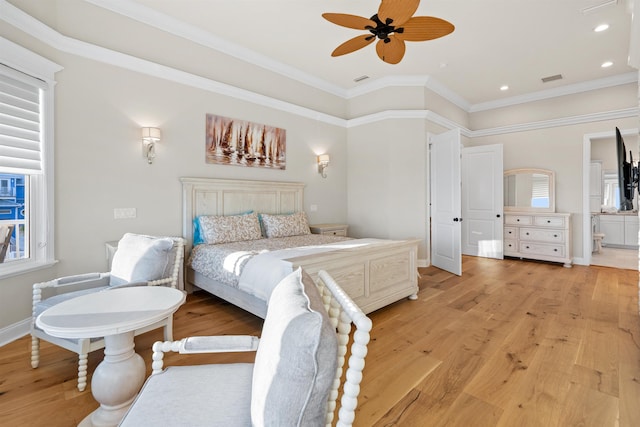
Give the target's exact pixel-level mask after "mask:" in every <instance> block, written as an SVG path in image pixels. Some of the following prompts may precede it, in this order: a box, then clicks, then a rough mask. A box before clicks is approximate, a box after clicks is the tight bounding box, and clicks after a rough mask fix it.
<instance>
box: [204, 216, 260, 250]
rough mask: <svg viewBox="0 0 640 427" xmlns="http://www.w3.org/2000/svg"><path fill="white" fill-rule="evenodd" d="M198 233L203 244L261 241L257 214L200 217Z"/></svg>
mask: <svg viewBox="0 0 640 427" xmlns="http://www.w3.org/2000/svg"><path fill="white" fill-rule="evenodd" d="M200 233H201V235H202V238H203V240H204V242H205V243H208V244H210V245H215V244H217V243H231V242H241V241H244V240H256V239H262V233H261V232H260V223H259V222H258V214H257V213H255V212H252V213H249V214H245V215H229V216H220V215H209V216H201V217H200Z"/></svg>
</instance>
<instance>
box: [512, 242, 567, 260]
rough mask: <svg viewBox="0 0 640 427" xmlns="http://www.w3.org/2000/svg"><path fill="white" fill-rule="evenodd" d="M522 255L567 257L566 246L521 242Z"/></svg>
mask: <svg viewBox="0 0 640 427" xmlns="http://www.w3.org/2000/svg"><path fill="white" fill-rule="evenodd" d="M520 253H521V254H523V255H543V256H546V257H558V258H564V257H565V250H564V245H553V244H545V243H533V242H522V241H521V242H520Z"/></svg>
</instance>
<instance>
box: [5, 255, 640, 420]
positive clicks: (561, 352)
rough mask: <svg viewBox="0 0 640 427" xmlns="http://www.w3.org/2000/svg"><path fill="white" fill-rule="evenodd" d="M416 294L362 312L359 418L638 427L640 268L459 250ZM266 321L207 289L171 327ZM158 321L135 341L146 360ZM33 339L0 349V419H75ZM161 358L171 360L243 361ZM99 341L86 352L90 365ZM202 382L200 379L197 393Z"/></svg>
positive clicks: (72, 399) (69, 371)
mask: <svg viewBox="0 0 640 427" xmlns="http://www.w3.org/2000/svg"><path fill="white" fill-rule="evenodd" d="M420 274H421V279H420V292H419V294H418V295H419V299H418V300H417V301H409V300H403V301H400V302H397V303H395V304H393V305H391V306H389V307H385V308H383V309H381V310H378V311H376V312H374V313H371V314H370V317H371V319H372V320H373V325H374V327H373V331H372V334H371V343H370V346H369V354H368V356H367V361H366V368H365V371H364V379H363V383H362V388H361V394H360V399H359V408H358V413H357V415H356V422H355V425H356V426H363V427H364V426H366V427H368V426H421V427H424V426H465V427H467V426H474V427H475V426H480V427H482V426H501V427H502V426H509V427H511V426H544V427H549V426H562V427H564V426H594V427H596V426H597V427H606V426H621V427H627V426H638V425H640V318H639V317H638V272H637V271H632V270H619V269H613V268H607V267H582V266H574V267H573V268H570V269H568V268H563V267H561V266H559V265H557V264H549V263H542V262H532V261H519V260H504V261H498V260H491V259H485V258H475V257H464V259H463V274H462V276H461V277H458V276H454V275H452V274H449V273H446V272H443V271H441V270H439V269H436V268H432V267H430V268H421V269H420ZM261 326H262V321H261V320H260V319H258V318H257V317H255V316H253V315H251V314H248V313H246V312H244V311H243V310H241V309H238V308H236V307H234V306H231V305H230V304H228V303H225V302H223V301H221V300H219V299H217V298H215V297H212V296H210V295H208V294H206V293H204V292H197V293H195V294H193V295H190V296H189V297H188V299H187V303H186V304H185V305H184V306H183V307H181V308H180V310H179V311H178V312H177V313H176V316H175V327H174V336H175V337H176V338H180V337H184V336H190V335H215V334H256V335H259V332H260V329H261ZM161 338H162V334H161V331H160V330H158V331H152V332H149V333H147V334H144V335H141V336H139V337H137V338H136V349H137V351H138V353H140V354H141V355H142V357H143V358H144V359H145V360H146V361H147V365H148V370H150V347H151V345H152V344H153V342H154V341H156V340H159V339H161ZM29 349H30V339H29V337H24V338H22V339H20V340H17V341H15V342H13V343H10V344H7V345H5V346H4V347H2V348H0V425H2V426H21V427H22V426H47V427H57V426H61V427H62V426H73V425H76V424H77V423H78V422H79V421H80V420H81V419H82V418H84V416H85V415H86V414H88V413H89V412H91V411H92V410H93V409H94V408H95V407H96V406H97V404H96V403H95V401H94V400H93V398H92V396H91V392H90V390H89V387H88V388H87V390H86V391H84V392H82V393H80V392H78V391H77V389H76V369H77V358H76V355H75V354H74V353H71V352H68V351H66V350H63V349H60V348H59V347H56V346H53V345H50V344H48V343H43V345H42V358H41V363H40V367H39V368H38V369H31V367H30V364H29V361H30V356H29ZM252 357H253V356H252V355H251V354H242V355H238V354H233V355H187V356H183V355H174V354H172V355H167V357H166V360H167V363H169V364H171V363H174V364H177V363H184V364H195V363H203V362H205V363H206V362H211V363H216V362H224V361H229V360H239V358H242V359H241V360H243V361H247V360H251V358H252ZM101 359H102V352H100V351H98V352H94V353H93V354H91V355H90V356H89V372H90V373H91V372H93V370H94V369H95V367H96V365H97V363H99V361H100V360H101ZM194 393H197V390H194Z"/></svg>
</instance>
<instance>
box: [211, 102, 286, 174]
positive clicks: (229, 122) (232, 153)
mask: <svg viewBox="0 0 640 427" xmlns="http://www.w3.org/2000/svg"><path fill="white" fill-rule="evenodd" d="M205 135H206V141H205V146H206V162H207V163H217V164H225V165H236V166H253V167H263V168H271V169H282V170H284V169H285V166H286V157H287V156H286V155H287V150H286V148H287V131H286V130H285V129H281V128H277V127H273V126H269V125H263V124H258V123H252V122H248V121H246V120H239V119H232V118H229V117H222V116H217V115H214V114H207V119H206V132H205Z"/></svg>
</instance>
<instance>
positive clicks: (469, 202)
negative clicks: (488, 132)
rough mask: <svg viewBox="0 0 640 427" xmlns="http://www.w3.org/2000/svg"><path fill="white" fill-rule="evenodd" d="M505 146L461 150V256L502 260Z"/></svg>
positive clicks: (485, 146)
mask: <svg viewBox="0 0 640 427" xmlns="http://www.w3.org/2000/svg"><path fill="white" fill-rule="evenodd" d="M502 186H503V170H502V145H500V144H496V145H484V146H481V147H471V148H463V149H462V218H464V221H463V222H462V253H463V254H465V255H473V256H481V257H487V258H497V259H503V258H504V255H503V246H502V243H503V240H502V227H503V200H502V199H503V190H502Z"/></svg>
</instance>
